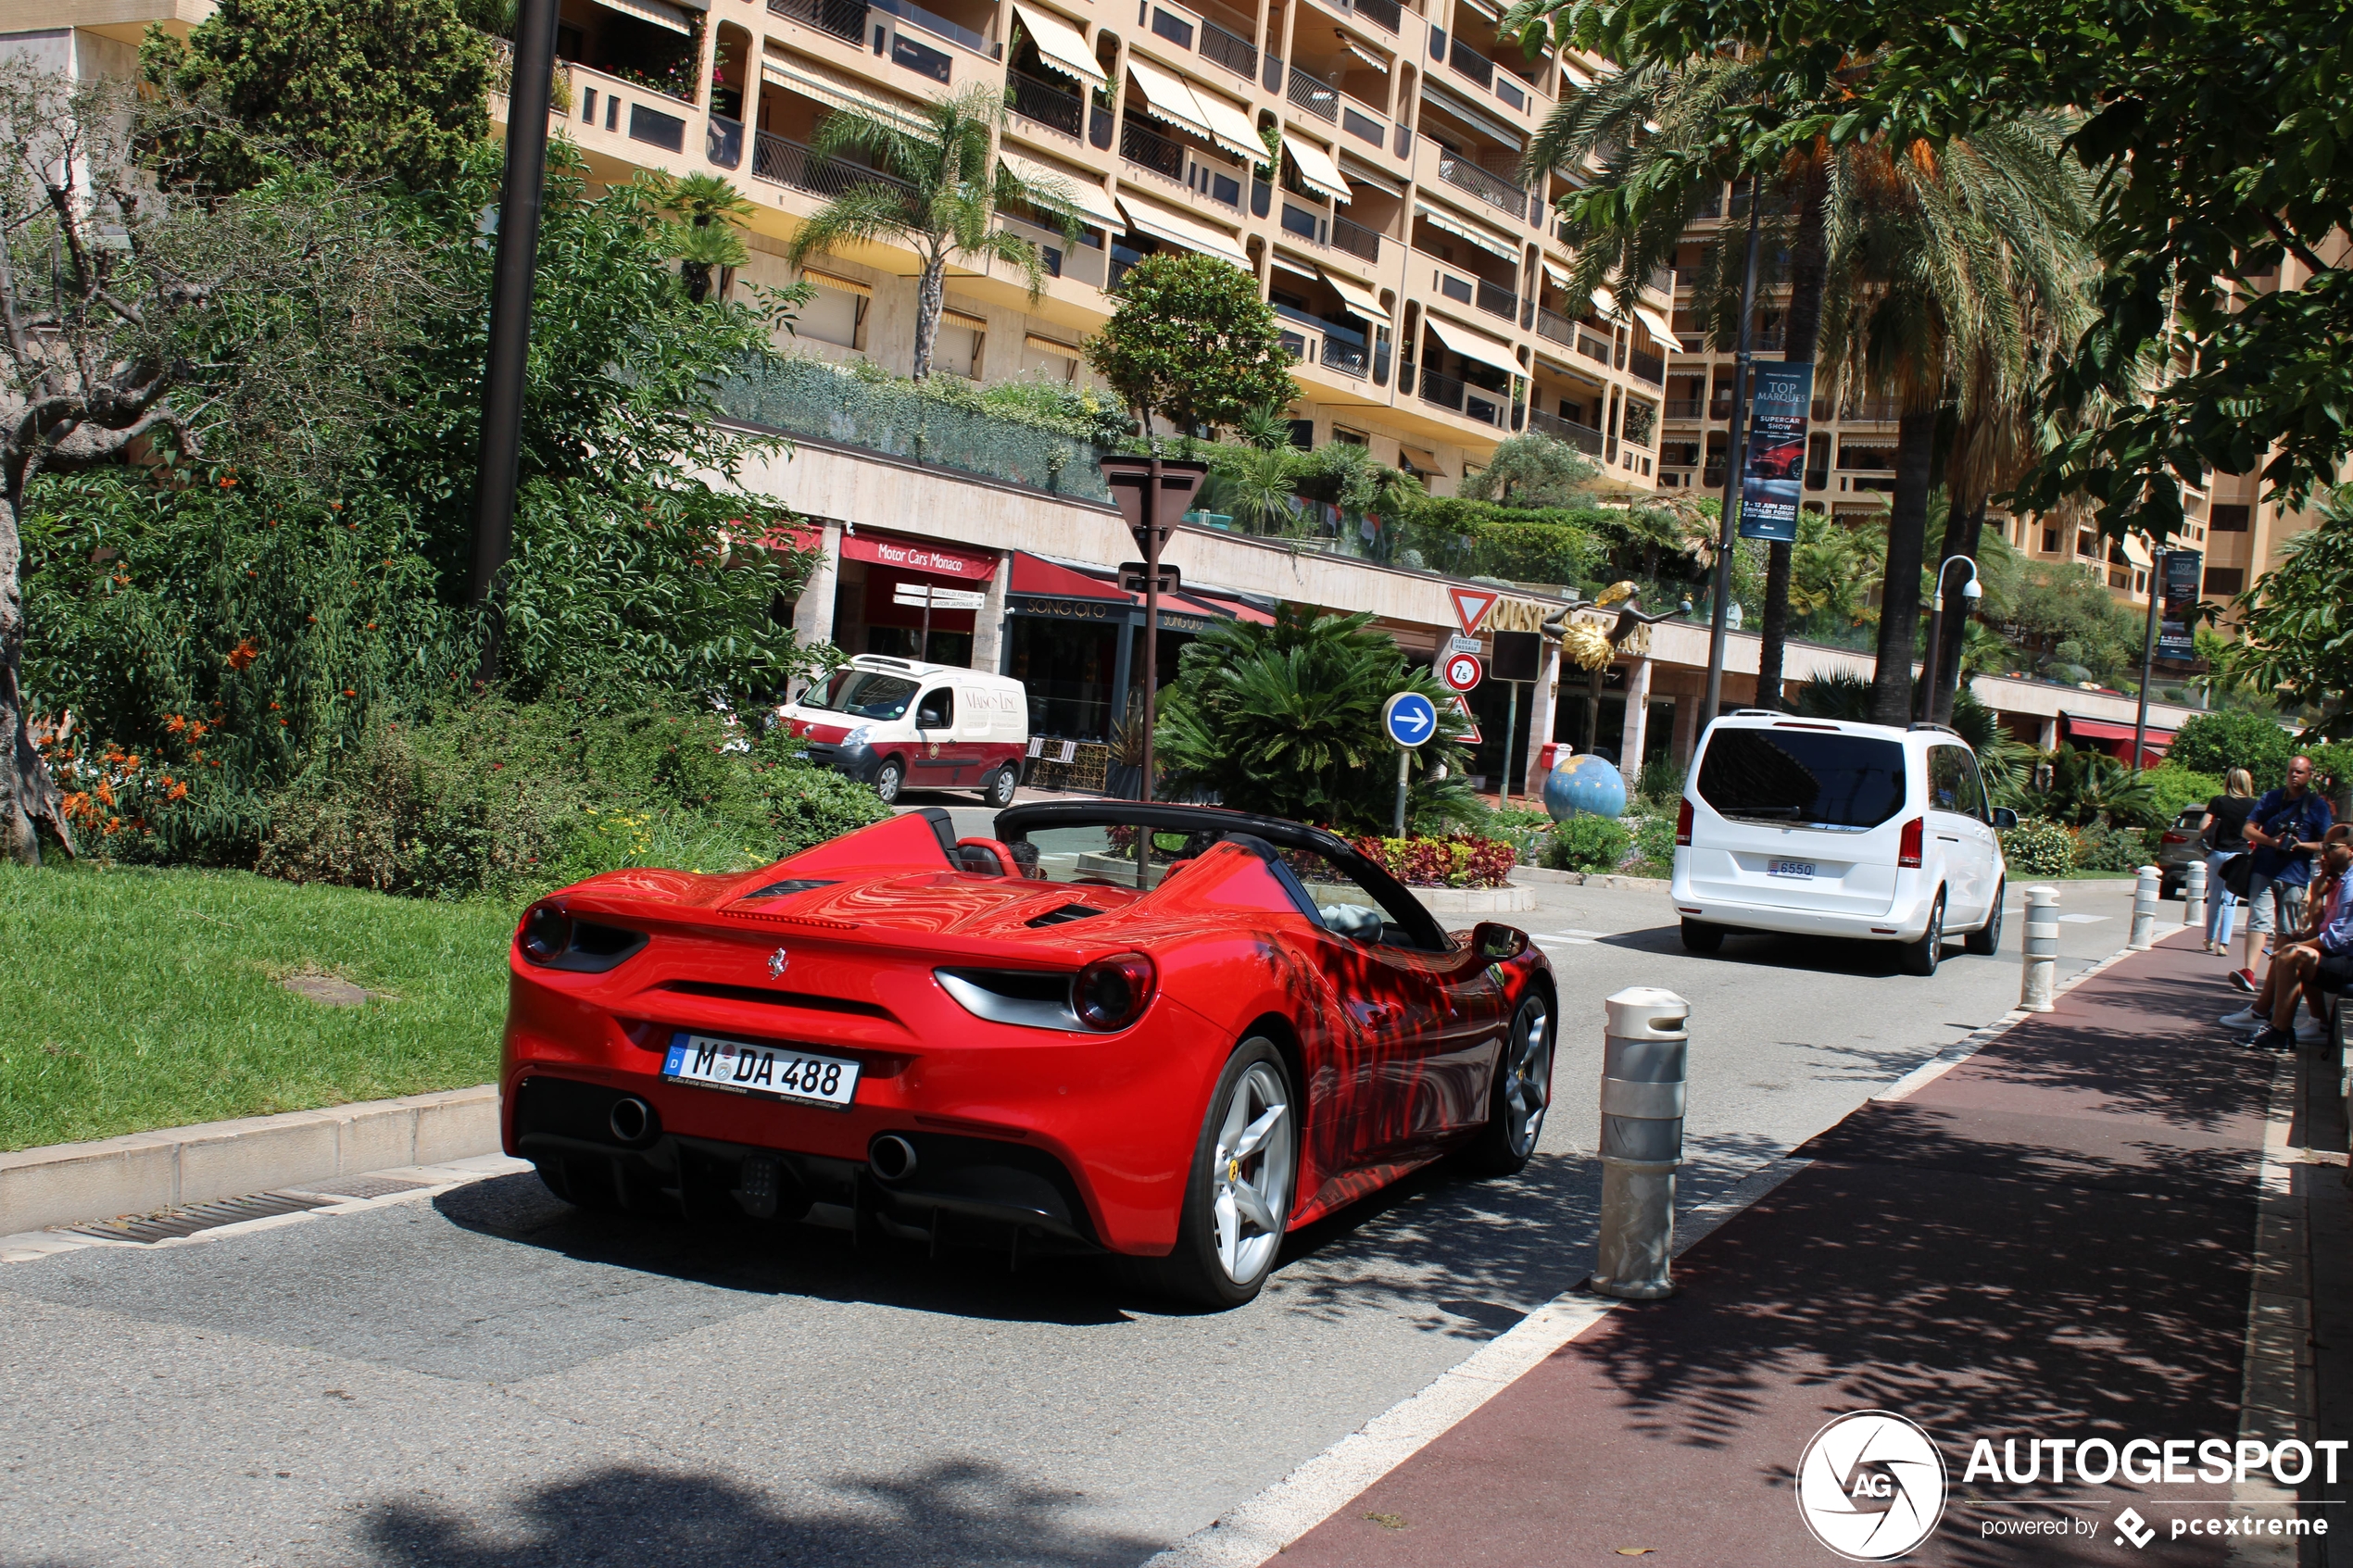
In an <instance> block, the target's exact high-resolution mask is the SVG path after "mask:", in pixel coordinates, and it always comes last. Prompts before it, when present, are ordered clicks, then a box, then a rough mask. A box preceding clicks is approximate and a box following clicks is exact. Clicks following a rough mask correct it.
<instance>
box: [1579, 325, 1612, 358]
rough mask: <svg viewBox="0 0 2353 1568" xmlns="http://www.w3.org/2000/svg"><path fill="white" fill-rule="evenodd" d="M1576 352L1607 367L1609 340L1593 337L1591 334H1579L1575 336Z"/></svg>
mask: <svg viewBox="0 0 2353 1568" xmlns="http://www.w3.org/2000/svg"><path fill="white" fill-rule="evenodd" d="M1577 352H1578V353H1579V354H1582V355H1583V356H1585V358H1588V359H1592V360H1594V361H1596V362H1598V363H1600V364H1603V365H1607V364H1608V363H1609V340H1608V339H1607V338H1598V337H1595V336H1594V335H1593V334H1592V333H1591V332H1579V333H1578V334H1577Z"/></svg>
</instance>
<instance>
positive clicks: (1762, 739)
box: [1699, 725, 1904, 830]
mask: <svg viewBox="0 0 2353 1568" xmlns="http://www.w3.org/2000/svg"><path fill="white" fill-rule="evenodd" d="M1699 795H1700V798H1701V799H1703V800H1705V801H1706V802H1707V803H1708V804H1709V805H1710V806H1712V807H1714V808H1715V809H1717V811H1718V812H1719V813H1720V814H1722V815H1723V816H1726V817H1730V818H1734V819H1736V820H1744V821H1749V822H1793V823H1798V824H1802V825H1805V826H1808V827H1826V828H1846V829H1850V830H1856V829H1862V828H1872V827H1877V826H1878V825H1879V824H1880V823H1881V822H1886V821H1887V820H1888V819H1889V818H1890V817H1893V816H1894V815H1895V813H1896V812H1897V811H1899V810H1901V809H1903V806H1904V747H1903V746H1902V745H1900V744H1899V743H1897V742H1895V741H1892V740H1879V739H1875V738H1872V737H1870V736H1866V735H1849V734H1838V733H1835V732H1831V731H1826V730H1801V729H1797V728H1795V727H1794V726H1787V725H1775V726H1774V727H1772V728H1771V729H1755V730H1750V729H1734V730H1725V729H1719V730H1718V731H1717V732H1716V734H1715V736H1714V738H1712V739H1711V740H1709V741H1708V743H1707V750H1706V752H1705V755H1704V756H1703V757H1702V758H1701V759H1700V770H1699Z"/></svg>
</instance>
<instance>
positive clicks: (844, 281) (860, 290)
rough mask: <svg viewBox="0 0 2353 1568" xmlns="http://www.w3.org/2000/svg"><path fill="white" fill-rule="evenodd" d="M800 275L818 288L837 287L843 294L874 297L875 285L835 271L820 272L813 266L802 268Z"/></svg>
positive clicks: (863, 297)
mask: <svg viewBox="0 0 2353 1568" xmlns="http://www.w3.org/2000/svg"><path fill="white" fill-rule="evenodd" d="M800 275H801V277H802V278H803V279H804V280H806V281H807V282H812V283H815V284H816V285H817V286H818V287H820V288H827V289H839V290H840V291H841V292H842V293H844V294H854V295H857V296H858V297H859V298H861V299H872V298H874V297H875V285H874V284H872V283H862V282H859V281H858V280H857V279H855V278H845V277H843V276H841V275H840V274H839V273H837V272H820V271H818V270H816V269H815V268H813V267H804V268H802V269H801V270H800Z"/></svg>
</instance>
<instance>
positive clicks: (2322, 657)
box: [2230, 485, 2353, 739]
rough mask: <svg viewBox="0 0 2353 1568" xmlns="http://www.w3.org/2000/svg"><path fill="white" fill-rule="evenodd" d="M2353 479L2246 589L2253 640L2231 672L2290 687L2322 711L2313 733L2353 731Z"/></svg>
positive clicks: (2261, 684) (2244, 605) (2338, 735)
mask: <svg viewBox="0 0 2353 1568" xmlns="http://www.w3.org/2000/svg"><path fill="white" fill-rule="evenodd" d="M2348 590H2353V485H2345V486H2341V487H2339V488H2338V489H2336V490H2334V491H2333V492H2331V493H2330V495H2328V497H2327V498H2326V500H2324V501H2323V502H2322V506H2321V521H2320V522H2319V524H2318V525H2317V526H2315V527H2313V528H2310V529H2308V530H2306V531H2305V532H2304V533H2299V534H2297V535H2296V537H2295V538H2293V539H2291V540H2289V541H2288V542H2287V545H2286V546H2285V547H2284V548H2283V549H2282V550H2281V552H2280V564H2279V565H2278V566H2276V567H2274V568H2272V569H2271V571H2267V572H2265V573H2264V574H2263V575H2262V576H2261V577H2259V578H2258V579H2257V580H2256V582H2255V584H2254V586H2253V587H2251V588H2249V589H2248V590H2247V591H2246V593H2244V594H2242V595H2240V596H2239V597H2238V599H2237V601H2236V602H2237V605H2238V608H2240V609H2241V610H2242V611H2243V612H2244V613H2245V615H2246V643H2245V645H2244V646H2242V647H2240V648H2238V649H2236V650H2234V652H2233V657H2232V659H2231V661H2230V662H2231V671H2230V672H2231V674H2232V676H2233V677H2234V678H2236V679H2242V680H2250V681H2252V682H2253V683H2254V684H2255V685H2256V686H2257V687H2258V688H2259V689H2266V690H2275V691H2281V692H2284V693H2286V694H2289V695H2290V696H2292V697H2293V698H2295V699H2296V700H2300V701H2301V702H2303V703H2304V704H2305V705H2306V706H2307V707H2309V708H2313V709H2319V710H2320V712H2321V718H2320V719H2319V720H2318V721H2317V722H2315V723H2314V724H2313V726H2312V728H2311V729H2310V730H2309V732H2308V734H2313V735H2325V736H2328V737H2330V738H2332V739H2342V738H2344V737H2346V736H2347V735H2353V708H2348V706H2347V694H2348V693H2353V609H2348V608H2347V593H2348Z"/></svg>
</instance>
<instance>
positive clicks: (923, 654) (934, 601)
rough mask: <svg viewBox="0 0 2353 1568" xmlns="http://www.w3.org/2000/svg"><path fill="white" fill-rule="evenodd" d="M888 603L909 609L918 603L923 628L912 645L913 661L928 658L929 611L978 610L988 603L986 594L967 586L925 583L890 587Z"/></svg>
mask: <svg viewBox="0 0 2353 1568" xmlns="http://www.w3.org/2000/svg"><path fill="white" fill-rule="evenodd" d="M890 602H891V603H892V604H895V605H906V606H907V607H909V608H914V607H915V606H918V605H920V606H922V607H923V611H924V630H923V636H922V638H921V640H920V641H918V642H917V643H916V644H915V662H916V663H918V664H923V663H926V662H928V661H929V660H930V659H931V612H932V611H933V610H935V609H978V608H980V607H981V606H983V605H985V604H987V603H988V595H986V594H982V593H977V592H975V591H974V590H973V589H970V588H936V587H933V586H932V585H931V584H929V583H897V584H895V585H894V586H893V587H892V588H891V590H890Z"/></svg>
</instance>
